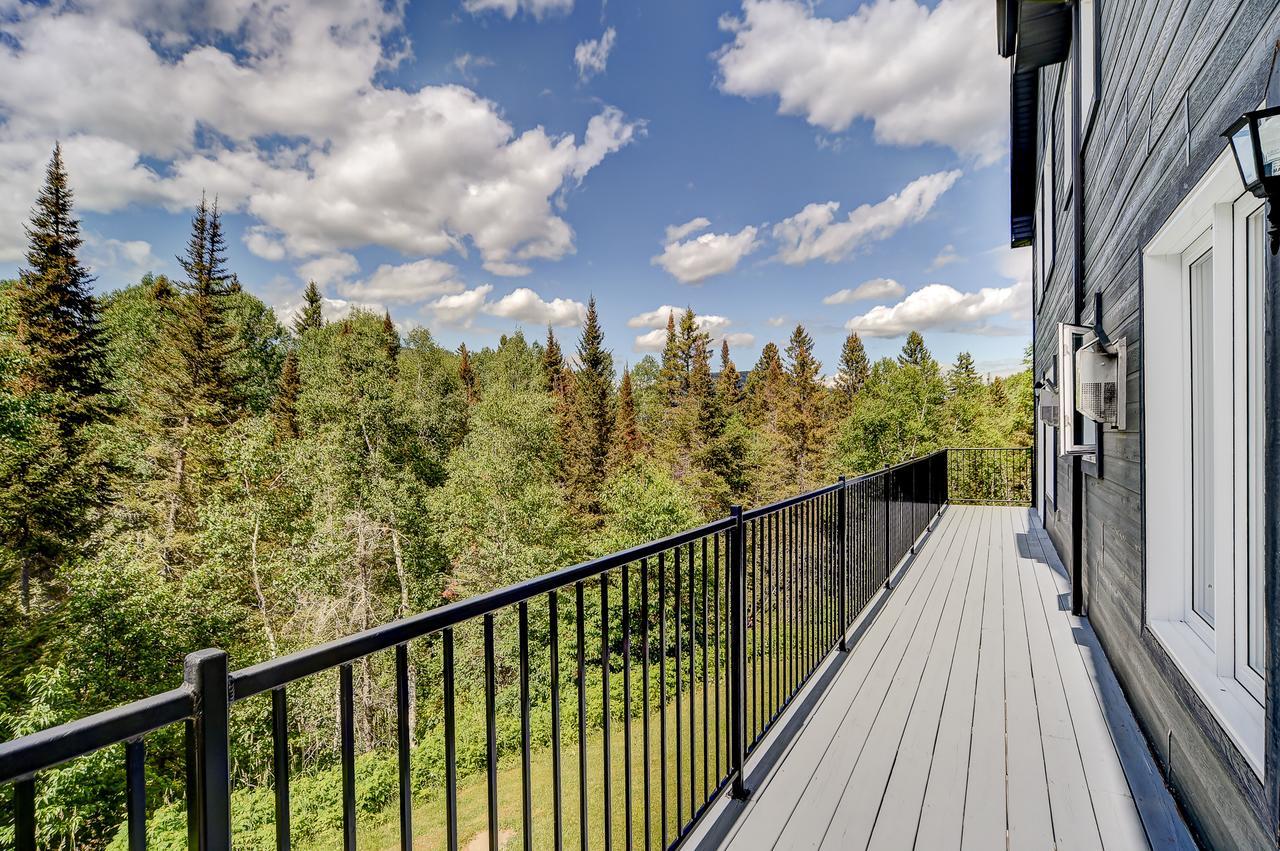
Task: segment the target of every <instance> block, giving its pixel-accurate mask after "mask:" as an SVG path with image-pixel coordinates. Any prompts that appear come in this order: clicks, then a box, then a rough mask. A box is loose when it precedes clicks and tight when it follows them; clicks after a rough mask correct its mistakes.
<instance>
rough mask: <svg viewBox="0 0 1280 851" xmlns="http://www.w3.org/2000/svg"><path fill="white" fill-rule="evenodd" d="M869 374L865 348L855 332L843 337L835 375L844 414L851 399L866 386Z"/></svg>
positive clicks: (850, 403) (851, 402) (869, 367)
mask: <svg viewBox="0 0 1280 851" xmlns="http://www.w3.org/2000/svg"><path fill="white" fill-rule="evenodd" d="M870 374H871V364H870V362H869V361H868V360H867V350H866V347H864V346H863V345H862V338H861V337H859V336H858V334H857V332H856V331H855V332H852V333H850V334H849V336H848V337H845V340H844V347H843V348H842V349H841V350H840V370H839V372H837V373H836V394H837V398H838V399H839V400H840V404H841V406H842V407H843V408H844V410H845V413H848V410H849V408H850V407H851V406H852V404H853V397H855V396H857V395H858V393H859V392H861V391H862V388H863V387H866V386H867V377H868V376H869V375H870Z"/></svg>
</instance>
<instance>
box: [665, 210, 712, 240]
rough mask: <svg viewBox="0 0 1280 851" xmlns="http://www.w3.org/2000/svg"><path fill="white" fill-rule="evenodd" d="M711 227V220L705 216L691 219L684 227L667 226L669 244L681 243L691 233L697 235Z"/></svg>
mask: <svg viewBox="0 0 1280 851" xmlns="http://www.w3.org/2000/svg"><path fill="white" fill-rule="evenodd" d="M710 226H711V220H710V219H708V218H707V217H705V216H698V217H697V218H694V219H690V220H689V221H687V222H685V223H684V224H682V225H667V242H679V241H680V240H682V239H684V238H685V237H686V236H688V235H689V234H691V233H697V232H698V231H700V230H704V229H706V228H708V227H710Z"/></svg>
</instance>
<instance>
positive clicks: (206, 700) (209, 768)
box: [184, 649, 231, 851]
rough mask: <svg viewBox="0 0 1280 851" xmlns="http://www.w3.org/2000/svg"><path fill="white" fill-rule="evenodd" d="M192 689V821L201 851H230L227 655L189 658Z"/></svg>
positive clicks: (213, 652)
mask: <svg viewBox="0 0 1280 851" xmlns="http://www.w3.org/2000/svg"><path fill="white" fill-rule="evenodd" d="M184 679H185V681H186V684H187V687H188V688H189V689H191V693H192V694H193V695H194V696H195V741H194V745H195V747H194V748H193V751H194V756H195V765H194V766H192V765H188V766H187V771H188V772H191V771H192V770H193V769H194V771H195V782H194V784H191V783H189V784H188V788H189V789H192V788H193V789H194V792H195V800H194V801H190V800H189V801H187V818H188V819H192V818H193V813H194V823H193V830H192V835H193V836H194V838H195V840H196V849H197V851H229V849H230V848H231V760H230V756H229V753H228V751H229V747H228V738H227V718H228V715H229V714H230V708H231V699H230V693H229V692H228V686H229V681H228V679H227V654H226V653H225V652H224V651H222V650H214V649H210V650H198V651H196V652H195V653H190V654H188V655H187V659H186V668H185V676H184Z"/></svg>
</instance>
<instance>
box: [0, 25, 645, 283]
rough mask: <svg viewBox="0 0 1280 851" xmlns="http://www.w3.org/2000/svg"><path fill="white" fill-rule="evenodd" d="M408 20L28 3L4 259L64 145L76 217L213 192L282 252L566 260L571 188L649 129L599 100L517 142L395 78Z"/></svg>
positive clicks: (7, 54) (270, 249)
mask: <svg viewBox="0 0 1280 851" xmlns="http://www.w3.org/2000/svg"><path fill="white" fill-rule="evenodd" d="M571 5H572V3H571V0H473V1H472V2H470V3H468V8H472V9H473V11H481V10H483V9H486V8H490V9H496V10H498V11H501V12H503V13H505V14H507V15H509V16H510V15H514V14H515V13H516V12H517V11H519V10H525V11H527V12H529V13H531V14H533V15H541V14H545V13H547V12H549V11H554V10H567V9H568V8H570V7H571ZM403 15H404V6H403V4H384V3H382V2H379V0H353V2H349V3H336V4H304V3H294V2H291V0H262V2H256V3H232V4H199V5H198V6H197V7H194V8H190V9H189V8H186V7H184V6H181V4H168V5H166V4H157V3H153V2H138V3H109V2H86V3H83V4H73V5H72V4H49V5H45V6H30V7H26V8H25V9H24V11H23V13H22V14H20V15H17V16H16V17H15V18H14V19H13V20H9V21H6V24H5V36H6V38H5V40H4V41H3V42H2V43H0V79H3V80H4V81H5V85H4V86H0V261H3V260H11V259H17V258H18V257H19V256H20V253H21V234H22V230H21V227H20V225H21V222H22V221H23V219H25V217H26V212H27V208H28V207H29V205H30V203H31V199H32V198H33V197H34V193H35V191H36V188H37V187H38V185H39V181H40V177H41V173H42V169H43V166H44V163H45V162H46V161H47V159H48V156H49V147H50V140H52V139H55V138H59V139H62V140H63V142H64V148H65V154H66V161H67V165H68V169H69V171H70V173H71V177H72V182H73V186H74V187H75V189H76V193H77V202H78V205H79V208H80V209H81V210H84V211H91V212H110V211H113V210H117V209H120V208H122V207H124V206H126V205H130V204H139V205H160V206H163V207H165V208H166V209H169V210H171V211H179V210H185V209H188V208H189V207H190V206H191V205H193V204H194V203H195V202H196V201H197V200H198V199H199V197H200V192H201V191H202V190H208V192H209V193H210V195H215V194H216V195H217V196H218V197H219V200H220V202H221V204H222V207H223V209H224V210H225V211H229V212H239V213H246V214H248V216H249V217H250V219H251V220H252V224H251V230H250V232H249V234H247V236H246V243H247V245H248V247H249V249H250V250H251V251H253V252H255V253H257V254H259V255H260V256H263V257H264V258H266V259H269V260H274V259H283V258H284V257H289V258H292V259H294V260H296V261H299V262H302V261H306V260H309V259H312V258H315V257H325V256H330V255H333V254H336V253H339V252H350V251H353V250H355V249H359V248H362V247H365V246H380V247H384V248H388V249H391V250H394V251H398V252H400V253H401V254H404V255H405V256H406V258H409V259H416V258H421V257H424V256H436V255H440V254H443V253H446V252H459V253H467V252H469V251H471V250H474V251H476V252H477V253H478V254H479V255H480V258H481V260H482V262H484V263H485V264H486V265H488V266H489V267H490V268H491V271H493V272H494V273H495V274H519V273H522V272H525V271H527V269H528V264H529V263H530V262H531V261H537V260H555V259H558V258H560V257H563V256H565V255H566V254H569V253H571V252H572V251H573V250H574V234H573V230H572V228H571V227H570V226H569V224H568V222H567V221H565V219H564V218H563V215H562V207H563V205H564V204H565V203H566V201H567V193H568V192H569V191H571V190H572V189H573V188H574V187H575V186H577V185H578V184H579V183H580V182H581V181H582V180H583V178H584V177H585V176H586V175H587V173H588V172H590V170H591V169H592V168H594V167H595V166H596V165H598V164H599V163H600V162H602V161H603V159H604V158H605V157H606V156H608V155H610V154H611V153H613V152H615V151H617V150H618V149H620V148H622V147H624V146H626V145H628V144H630V143H631V142H632V141H633V140H634V139H635V138H636V137H637V135H638V134H639V133H640V132H642V131H643V124H642V123H641V122H638V121H634V120H631V119H628V118H627V117H626V116H625V115H623V114H622V113H621V112H620V111H618V110H617V109H614V108H612V107H602V108H601V110H600V111H599V112H598V113H597V114H596V115H595V116H593V117H592V118H591V119H590V120H589V121H588V122H587V125H586V128H585V131H584V132H583V133H582V134H581V135H580V136H575V135H574V134H553V133H549V132H548V131H547V130H545V129H543V128H542V127H533V128H531V129H523V130H522V129H519V128H516V127H514V126H512V124H511V123H510V122H509V121H508V120H507V119H506V118H505V117H504V116H503V113H502V109H501V107H500V106H499V105H498V104H496V103H494V102H492V101H490V100H488V99H486V98H483V97H481V96H479V95H477V94H476V93H475V92H474V91H472V90H470V89H468V88H466V87H464V86H457V85H426V86H421V87H417V88H413V87H410V88H398V87H394V86H390V85H387V84H386V83H385V82H384V81H383V79H382V77H381V75H380V72H382V71H384V70H385V69H387V68H390V67H394V65H395V64H396V63H397V62H399V61H400V60H401V58H402V57H403V56H405V55H407V52H408V50H409V49H410V45H409V44H408V40H407V36H406V35H405V34H404V32H403ZM176 93H180V96H178V95H177V94H176Z"/></svg>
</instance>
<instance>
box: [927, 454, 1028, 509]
mask: <svg viewBox="0 0 1280 851" xmlns="http://www.w3.org/2000/svg"><path fill="white" fill-rule="evenodd" d="M947 468H948V476H949V478H950V480H951V491H950V499H951V501H952V502H954V503H956V504H958V505H959V504H967V505H1030V504H1031V447H1029V446H1028V447H1016V448H1000V449H988V448H975V449H948V450H947Z"/></svg>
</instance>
